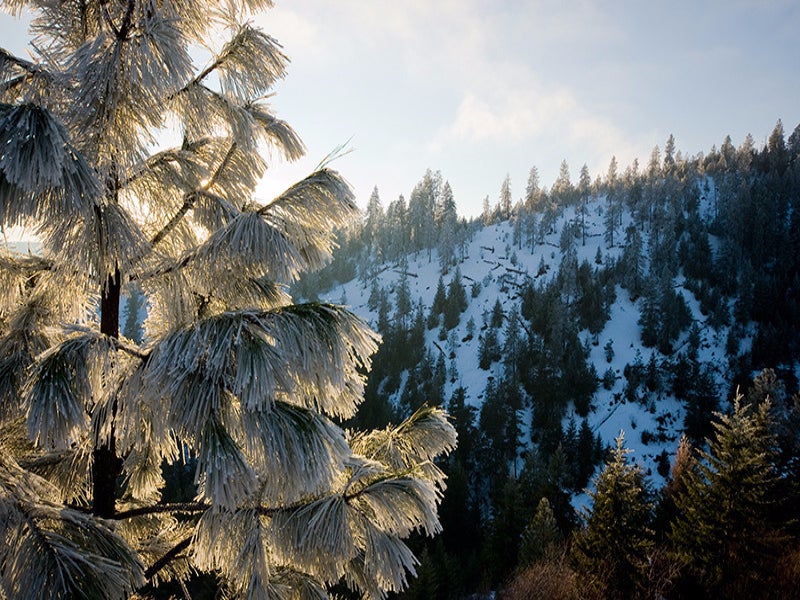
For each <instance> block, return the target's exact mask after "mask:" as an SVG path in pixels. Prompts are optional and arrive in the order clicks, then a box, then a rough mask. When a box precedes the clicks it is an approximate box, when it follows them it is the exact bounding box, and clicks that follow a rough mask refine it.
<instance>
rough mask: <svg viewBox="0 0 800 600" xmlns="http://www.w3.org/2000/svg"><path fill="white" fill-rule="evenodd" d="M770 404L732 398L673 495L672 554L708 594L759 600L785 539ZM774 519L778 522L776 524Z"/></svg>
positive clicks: (771, 574)
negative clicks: (728, 411)
mask: <svg viewBox="0 0 800 600" xmlns="http://www.w3.org/2000/svg"><path fill="white" fill-rule="evenodd" d="M771 427H772V426H771V418H770V403H769V401H765V402H763V403H762V404H760V405H759V406H758V407H753V406H752V405H749V404H747V403H745V402H743V401H742V397H741V396H738V397H737V398H736V399H735V401H734V409H733V413H732V414H730V415H723V414H718V415H717V421H715V422H714V428H715V434H714V436H713V438H712V439H711V440H710V441H709V449H708V451H707V452H705V451H697V456H698V460H697V461H696V462H694V463H692V464H691V465H690V468H689V469H687V470H686V471H685V472H684V473H683V474H682V476H681V485H680V487H679V489H678V490H677V493H676V494H675V495H674V502H675V507H676V512H677V516H676V518H675V519H674V521H673V522H672V528H671V532H670V539H671V541H672V543H673V546H674V551H675V552H676V553H677V555H678V556H679V557H680V559H681V560H682V561H683V563H684V564H685V569H686V572H687V573H688V575H689V576H690V577H693V578H695V579H696V581H697V582H698V583H699V585H700V587H701V589H702V590H703V591H704V592H705V594H707V595H708V597H723V598H748V597H763V596H764V592H765V590H766V589H768V587H765V586H768V585H769V581H770V578H771V577H772V576H773V574H774V568H775V565H776V563H777V559H778V557H779V556H780V552H781V542H782V540H783V537H784V532H783V524H782V523H781V522H780V518H779V515H780V511H776V510H775V508H776V502H777V498H776V490H777V489H778V486H779V483H780V482H779V473H778V470H777V468H776V449H775V438H774V434H773V433H772V431H771ZM776 517H778V518H777V520H776Z"/></svg>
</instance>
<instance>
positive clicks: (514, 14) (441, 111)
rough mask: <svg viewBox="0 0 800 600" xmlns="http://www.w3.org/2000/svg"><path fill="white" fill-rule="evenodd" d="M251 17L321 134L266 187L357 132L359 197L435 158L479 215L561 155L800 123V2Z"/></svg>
mask: <svg viewBox="0 0 800 600" xmlns="http://www.w3.org/2000/svg"><path fill="white" fill-rule="evenodd" d="M254 20H255V21H256V22H257V23H258V24H259V25H261V26H262V27H263V28H264V29H265V30H266V31H267V32H268V33H270V34H271V35H273V36H274V37H276V38H277V39H278V40H279V41H280V42H281V43H282V44H283V46H284V48H285V51H286V53H287V54H288V55H289V57H290V58H291V60H292V63H291V65H290V67H289V75H288V77H287V79H286V80H285V81H282V82H280V83H279V84H278V86H277V87H276V92H277V95H276V96H275V98H274V99H273V107H274V109H275V111H276V113H277V114H278V116H280V117H282V118H284V119H286V120H287V121H289V123H291V124H292V125H293V126H294V128H295V129H296V130H297V131H298V132H299V133H300V135H301V137H302V138H303V140H304V141H305V142H306V145H307V146H308V155H307V157H306V158H304V159H302V160H301V161H300V162H299V163H297V164H294V165H275V166H274V167H273V168H272V169H271V170H270V172H269V173H268V174H267V178H266V179H265V181H264V183H263V185H262V186H261V188H260V190H259V193H260V194H261V195H263V196H264V197H269V196H271V195H274V194H276V193H278V192H279V191H281V190H282V189H284V188H285V187H287V186H288V185H290V184H291V183H292V182H293V181H294V180H296V179H298V178H300V177H302V176H303V175H304V174H306V173H308V172H310V171H311V170H312V169H313V168H314V166H315V165H316V164H317V163H318V162H319V161H320V160H321V159H323V158H324V157H325V156H326V155H327V154H328V153H329V152H330V151H331V150H333V149H334V148H336V147H337V146H339V145H341V144H343V143H345V142H347V141H348V140H350V144H349V147H350V148H351V149H352V152H350V153H349V154H347V155H346V156H344V157H342V158H340V159H338V160H337V161H336V162H335V163H334V167H335V168H337V169H339V170H340V171H341V172H342V173H343V174H344V175H345V177H346V178H347V179H348V180H349V181H350V182H351V184H353V186H354V188H355V191H356V194H357V197H358V200H359V203H360V204H361V205H362V206H363V205H365V204H366V200H367V198H368V197H369V194H370V193H371V191H372V188H373V187H374V186H376V185H377V186H378V189H379V191H380V196H381V200H382V201H383V203H384V205H387V204H388V203H389V202H391V201H392V200H395V199H396V198H397V196H398V195H399V194H401V193H402V194H405V196H406V198H408V195H409V194H410V192H411V189H412V188H413V186H414V185H415V183H416V182H417V181H419V179H420V178H421V177H422V175H423V173H424V172H425V169H427V168H431V169H434V170H440V171H441V172H442V175H443V177H444V178H445V179H447V180H448V181H449V182H450V184H451V186H452V188H453V191H454V194H455V199H456V202H457V204H458V205H459V210H460V211H461V212H462V214H466V215H476V214H478V213H479V211H480V208H481V203H482V201H483V198H484V197H485V196H487V195H488V196H489V198H490V200H491V201H492V202H494V201H496V199H497V196H498V195H499V190H500V185H501V183H502V181H503V179H504V178H505V176H506V174H509V175H510V176H511V183H512V191H513V194H514V196H515V198H516V197H519V196H521V195H522V194H523V193H524V189H525V184H526V180H527V176H528V171H529V169H530V167H531V166H533V165H536V166H537V167H538V169H539V173H540V177H541V182H542V184H543V185H546V186H548V187H549V186H550V185H551V184H552V183H553V181H554V180H555V178H556V176H557V174H558V168H559V165H560V163H561V161H562V159H565V160H566V161H567V163H568V164H569V167H570V173H571V176H572V179H573V181H576V180H577V178H578V173H579V171H580V168H581V166H582V165H583V164H584V163H586V164H587V165H588V167H589V171H590V173H591V175H592V178H594V177H595V176H596V175H597V174H602V173H605V172H606V170H607V168H608V164H609V161H610V160H611V157H612V155H616V156H617V159H618V162H619V163H620V165H621V167H622V168H623V169H624V167H625V166H627V165H628V164H630V163H631V161H632V160H633V159H634V158H636V157H638V158H639V159H640V162H646V161H647V159H648V158H649V155H650V152H651V151H652V149H653V147H654V146H656V145H658V146H660V147H662V148H663V145H664V142H665V140H666V139H667V137H668V136H669V135H670V133H672V134H673V135H674V136H675V139H676V145H677V148H678V149H679V150H681V151H683V152H684V153H688V154H692V155H694V154H696V153H698V152H701V151H702V152H707V151H708V150H709V149H710V148H711V146H712V145H717V146H719V145H720V144H721V142H722V140H723V139H724V137H725V135H727V134H729V135H730V136H731V138H732V140H733V143H734V144H735V145H737V146H738V145H739V144H740V143H741V141H742V140H743V139H744V137H745V135H746V134H747V133H751V134H752V135H753V137H754V139H755V141H756V144H757V145H759V146H760V145H761V144H763V143H764V141H765V139H766V137H767V136H768V135H769V133H770V132H771V131H772V129H773V127H774V125H775V123H776V121H777V120H778V119H779V118H780V119H782V121H783V124H784V129H785V130H786V134H787V135H788V134H789V133H791V131H792V130H793V129H794V128H795V126H796V125H797V124H798V123H800V77H798V74H800V73H799V72H798V67H797V65H798V64H800V36H798V35H797V32H798V31H800V3H798V2H796V0H727V1H723V0H712V1H705V2H704V1H701V0H695V1H694V2H688V1H683V0H677V1H671V2H661V1H657V0H656V1H653V2H640V1H638V0H636V1H634V0H617V1H614V2H611V1H609V0H605V1H602V0H578V1H575V2H569V3H566V2H561V1H560V0H543V1H539V0H493V1H490V0H438V1H437V2H430V1H429V0H404V1H403V2H397V1H396V0H369V1H364V0H337V1H335V2H331V1H330V0H291V1H290V0H276V6H275V7H274V8H273V9H271V10H269V11H266V12H265V13H263V14H261V15H258V16H256V17H255V19H254ZM19 29H20V27H19V24H18V23H14V21H13V20H12V19H11V18H10V17H8V16H6V15H0V33H2V35H1V36H0V39H2V41H1V42H0V45H2V46H4V47H7V48H9V49H13V50H15V51H19V49H20V48H21V47H22V42H21V39H20V38H19V37H18V33H19Z"/></svg>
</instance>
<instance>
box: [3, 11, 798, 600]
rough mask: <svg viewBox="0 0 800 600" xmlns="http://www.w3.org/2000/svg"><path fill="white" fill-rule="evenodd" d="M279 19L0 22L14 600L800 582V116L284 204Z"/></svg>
mask: <svg viewBox="0 0 800 600" xmlns="http://www.w3.org/2000/svg"><path fill="white" fill-rule="evenodd" d="M271 4H272V3H271V1H269V0H237V1H236V2H217V1H213V0H203V1H199V0H197V1H191V2H188V1H184V0H175V1H174V2H161V1H158V0H115V1H110V0H109V1H106V0H99V1H94V0H65V1H62V2H50V1H33V2H25V1H23V0H5V1H2V2H0V5H2V8H3V9H4V10H5V11H6V12H8V13H10V14H12V15H14V16H19V15H20V14H22V12H23V11H30V12H31V31H30V33H31V37H32V41H31V43H30V46H29V53H28V57H27V58H23V57H21V56H17V55H15V54H14V53H12V52H10V51H8V50H6V49H4V48H0V229H2V231H3V232H4V233H5V232H6V231H12V230H14V229H16V228H23V229H24V230H25V231H27V232H29V233H31V234H32V235H33V236H34V237H35V239H36V244H37V246H36V251H31V250H30V248H31V246H29V247H28V250H27V251H25V250H23V251H18V250H19V247H15V246H13V245H12V244H11V243H8V242H7V241H4V244H3V247H2V251H0V598H2V599H4V600H5V599H6V598H8V599H13V600H18V599H27V598H51V599H54V600H62V599H63V600H66V599H69V598H92V599H94V598H108V599H114V600H116V599H119V598H131V599H136V600H139V599H147V598H154V599H155V598H196V599H203V598H218V597H225V598H254V599H255V598H259V599H278V600H322V599H324V598H339V599H349V598H370V599H373V598H377V599H382V598H390V597H391V598H426V599H440V598H441V599H444V598H447V599H456V598H473V599H475V598H491V597H504V598H511V599H514V598H530V597H544V598H652V597H658V598H690V597H692V598H694V597H698V596H704V597H716V598H741V597H747V598H767V597H769V598H773V597H781V598H792V597H796V595H797V592H796V590H797V589H800V537H799V536H798V533H800V532H799V531H798V527H800V525H798V523H800V513H799V512H798V511H800V502H798V500H800V498H798V495H799V494H800V488H799V487H798V484H799V483H800V481H799V480H798V476H799V475H800V473H799V472H798V465H800V462H799V461H800V448H799V447H798V446H799V445H800V431H798V429H799V428H800V396H798V356H800V313H799V311H800V268H799V266H800V265H798V261H800V210H798V209H800V206H799V205H800V127H798V128H796V129H794V131H793V132H792V133H791V134H788V135H787V134H786V132H785V131H784V129H783V124H782V123H781V122H780V121H778V123H777V124H776V126H775V128H774V130H773V131H772V133H771V134H770V135H769V136H768V138H767V141H766V143H765V144H764V145H763V147H757V146H756V144H755V142H754V139H753V138H752V137H751V136H748V137H747V138H745V140H744V141H743V142H742V143H741V145H740V146H739V147H735V146H734V145H733V143H732V141H731V139H730V138H725V140H724V141H723V143H722V145H721V146H720V147H719V148H718V149H717V148H712V149H711V150H710V151H709V152H708V153H707V154H702V153H701V154H696V155H686V154H684V153H682V152H681V151H679V150H677V148H676V142H675V140H674V138H673V137H672V136H670V137H669V139H667V140H666V143H665V144H664V147H663V150H662V149H660V148H658V147H656V148H655V149H654V150H653V152H652V154H651V156H650V158H649V160H648V161H647V162H646V164H644V163H643V164H642V165H639V163H638V161H634V162H633V163H632V164H630V165H628V166H625V167H624V168H623V167H622V166H621V165H619V164H617V161H616V159H612V160H611V162H610V164H609V166H608V170H607V173H606V174H604V175H598V176H596V177H595V178H594V179H593V178H592V176H591V175H590V173H589V170H588V168H587V167H586V166H585V165H584V166H583V167H582V168H581V169H580V172H579V176H578V179H577V181H576V182H575V183H573V181H572V177H571V174H570V168H569V165H568V163H567V161H566V160H565V161H563V162H562V163H561V169H560V173H559V175H558V178H557V179H556V181H555V182H554V183H553V184H552V186H550V187H549V188H547V187H545V186H543V185H542V182H541V181H540V179H539V175H538V171H537V169H536V168H535V167H532V168H531V170H530V173H529V176H528V180H527V182H526V186H525V190H524V193H523V194H522V195H521V197H518V198H515V197H514V194H513V192H512V182H511V179H510V177H507V178H506V179H505V180H504V181H503V182H502V183H501V186H500V192H499V195H498V198H497V200H496V201H491V200H490V199H489V198H488V197H487V198H486V199H485V200H484V204H483V212H482V214H481V215H480V217H478V218H475V219H465V218H463V217H460V216H459V215H458V211H457V210H456V206H457V202H456V199H455V197H454V194H453V191H452V189H451V187H450V185H449V184H448V182H447V181H446V180H445V178H444V177H443V175H442V174H441V173H440V172H438V171H434V170H428V171H427V172H426V173H425V174H424V175H423V176H422V179H421V180H420V181H419V183H418V184H417V185H416V186H415V187H414V188H413V190H412V192H411V194H410V195H409V199H408V202H406V200H405V198H404V197H403V196H400V197H398V198H397V199H395V200H393V201H391V202H390V203H389V204H388V205H387V206H386V207H385V209H384V206H383V203H382V201H381V198H380V193H379V191H378V188H375V190H374V192H373V193H372V195H371V197H370V198H369V201H368V203H367V206H366V210H365V211H364V212H363V214H362V212H361V211H360V210H359V207H358V204H357V199H356V197H355V194H354V192H353V189H352V188H351V187H350V185H349V184H348V183H347V181H346V179H345V178H344V176H343V175H341V174H340V173H339V172H338V171H336V170H335V169H334V168H333V163H332V161H333V160H334V159H335V158H336V156H335V154H336V153H334V155H333V156H329V157H328V158H326V159H325V160H323V161H322V162H321V163H320V164H319V165H318V166H317V167H316V168H315V169H314V170H313V171H312V172H311V173H308V174H307V175H306V176H304V177H303V178H301V179H300V180H299V181H297V182H296V183H293V184H291V185H289V186H288V187H287V188H285V189H284V190H283V191H282V192H280V193H278V194H277V195H276V196H274V197H273V198H271V199H270V200H269V201H263V199H260V198H258V196H257V188H258V185H259V182H260V181H261V180H262V178H263V177H264V176H265V175H266V174H267V171H268V162H269V161H271V160H272V159H275V158H282V159H285V160H287V161H292V160H296V159H298V158H299V157H300V156H301V155H302V154H303V153H304V151H305V147H304V145H303V142H302V141H301V139H300V137H299V135H298V134H297V133H296V132H295V131H294V129H292V127H291V126H290V125H289V124H288V123H286V122H285V121H283V120H282V119H280V118H278V117H277V116H276V114H275V113H274V111H273V107H272V106H271V104H270V99H271V97H272V95H273V93H274V86H275V84H276V83H277V82H278V81H280V80H282V79H283V78H284V77H285V75H286V72H287V65H288V62H289V57H288V56H287V55H286V54H284V51H283V47H282V46H281V44H280V43H279V42H278V41H277V40H275V39H274V38H272V37H271V36H270V35H268V34H267V33H265V32H264V31H263V30H262V29H261V28H260V27H259V26H257V25H256V24H255V22H254V20H253V16H254V15H255V14H258V13H259V12H261V11H263V10H264V9H266V8H268V7H269V6H271ZM198 47H203V50H204V53H203V54H202V55H198V54H197V53H196V52H195V51H196V49H197V48H198Z"/></svg>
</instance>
